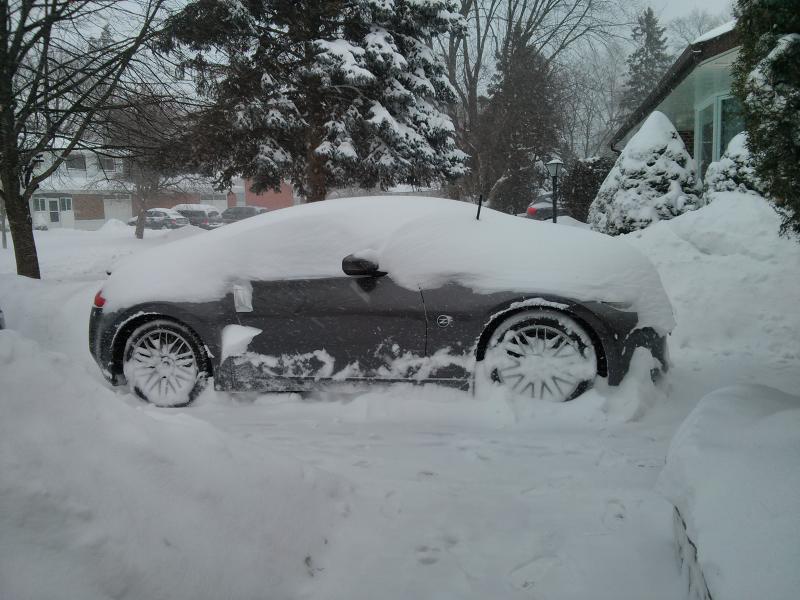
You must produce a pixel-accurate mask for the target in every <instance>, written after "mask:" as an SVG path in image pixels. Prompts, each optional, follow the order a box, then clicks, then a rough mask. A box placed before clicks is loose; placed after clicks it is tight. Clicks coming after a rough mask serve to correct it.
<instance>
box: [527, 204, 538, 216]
mask: <svg viewBox="0 0 800 600" xmlns="http://www.w3.org/2000/svg"><path fill="white" fill-rule="evenodd" d="M535 214H536V207H535V206H529V207H528V216H529V217H532V216H533V215H535Z"/></svg>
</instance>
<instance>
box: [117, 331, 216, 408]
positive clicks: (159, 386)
mask: <svg viewBox="0 0 800 600" xmlns="http://www.w3.org/2000/svg"><path fill="white" fill-rule="evenodd" d="M122 369H123V373H124V374H125V378H126V380H127V382H128V387H129V388H130V390H131V392H132V393H134V394H136V395H137V396H139V398H141V399H143V400H146V401H147V402H149V403H151V404H154V405H156V406H159V407H164V408H177V407H180V406H186V405H188V404H191V403H192V401H193V400H194V399H195V398H197V396H198V394H200V392H202V391H203V389H204V388H205V385H206V381H207V379H208V377H209V376H210V374H211V366H210V363H209V360H208V356H207V355H206V352H205V350H204V346H203V343H202V342H201V341H200V338H199V337H198V336H197V334H195V333H194V332H193V331H192V330H191V329H189V328H188V327H186V326H185V325H182V324H181V323H178V322H177V321H171V320H168V319H156V320H154V321H148V322H147V323H145V324H143V325H140V326H139V327H137V328H136V329H134V330H133V332H132V333H131V334H130V336H128V339H127V340H126V341H125V349H124V351H123V355H122Z"/></svg>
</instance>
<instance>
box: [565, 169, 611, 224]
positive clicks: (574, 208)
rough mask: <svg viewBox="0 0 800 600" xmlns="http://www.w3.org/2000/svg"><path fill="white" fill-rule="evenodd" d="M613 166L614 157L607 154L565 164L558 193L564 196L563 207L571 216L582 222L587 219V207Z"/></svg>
mask: <svg viewBox="0 0 800 600" xmlns="http://www.w3.org/2000/svg"><path fill="white" fill-rule="evenodd" d="M613 166H614V159H613V158H611V157H609V156H593V157H591V158H581V159H578V160H573V161H571V162H570V163H569V164H568V165H567V174H566V175H565V176H564V180H563V181H562V183H561V194H560V195H561V197H563V198H564V208H566V209H567V211H569V214H570V216H571V217H572V218H574V219H578V220H579V221H584V222H585V221H586V220H587V218H588V215H589V207H590V206H591V204H592V201H593V200H594V199H595V196H597V192H598V191H599V190H600V186H601V185H602V183H603V181H604V180H605V178H606V177H607V176H608V173H609V171H611V168H612V167H613Z"/></svg>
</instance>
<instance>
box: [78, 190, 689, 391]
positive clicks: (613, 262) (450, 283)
mask: <svg viewBox="0 0 800 600" xmlns="http://www.w3.org/2000/svg"><path fill="white" fill-rule="evenodd" d="M475 217H476V215H475V211H474V206H473V205H471V204H468V203H463V202H456V201H452V200H444V199H439V198H415V197H371V198H351V199H341V200H330V201H325V202H317V203H312V204H307V205H302V206H296V207H291V208H286V209H281V210H276V211H271V212H269V213H266V214H264V215H259V216H257V217H254V218H251V219H246V220H244V221H241V222H239V223H234V224H232V225H229V226H227V227H224V228H221V229H217V230H215V231H212V232H210V233H209V234H208V235H204V236H193V237H191V238H186V239H182V240H178V241H176V242H172V243H170V244H169V245H167V246H163V247H159V248H155V249H152V250H145V251H143V252H141V253H139V254H137V255H135V256H132V257H129V258H127V259H125V260H124V261H123V262H122V263H120V264H119V265H118V266H117V268H116V269H115V270H114V272H113V274H112V275H111V276H110V277H109V278H108V279H107V281H106V282H105V284H104V285H103V286H102V289H101V290H100V291H99V292H98V293H97V296H96V297H95V302H94V307H93V308H92V310H91V319H90V326H89V347H90V350H91V353H92V355H93V356H94V357H95V359H96V361H97V363H98V364H99V365H100V368H101V369H102V371H103V373H104V374H105V376H106V378H107V379H108V380H109V381H110V382H111V383H113V384H117V385H118V384H125V383H127V384H128V385H129V387H130V388H131V390H132V391H133V392H135V393H136V394H138V395H139V396H140V397H142V398H143V399H145V400H148V401H150V402H152V403H154V404H157V405H162V406H179V405H185V404H187V403H189V402H191V401H192V399H194V398H195V397H196V396H197V394H198V393H199V391H200V390H201V389H202V388H203V386H204V384H205V381H206V379H207V378H209V377H211V376H213V378H214V384H215V387H216V388H217V389H225V390H231V391H253V390H259V391H268V390H269V391H288V390H306V389H309V388H311V387H314V386H317V385H319V384H320V382H322V381H360V382H363V381H409V380H410V381H416V382H444V383H448V384H454V385H459V386H469V385H470V383H471V382H473V381H475V382H480V384H481V385H482V384H483V383H486V385H492V384H494V385H497V386H502V387H505V388H507V389H509V390H511V391H512V392H515V393H518V394H521V395H523V396H530V397H532V398H535V399H545V400H552V401H565V400H570V399H572V398H575V397H576V396H578V395H580V394H581V393H582V392H583V391H585V390H586V389H588V388H589V387H590V386H591V385H592V384H593V383H594V381H595V380H596V378H597V377H605V378H607V381H608V383H609V384H610V385H617V384H619V383H620V381H621V380H622V378H623V376H624V375H625V373H626V371H627V369H628V366H629V362H630V359H631V355H632V354H633V351H634V349H635V348H636V347H639V346H644V347H647V348H649V349H650V351H651V352H652V354H653V356H654V357H655V358H656V359H658V361H660V364H661V367H662V369H665V368H666V367H667V365H666V338H665V336H666V334H667V333H668V332H669V331H670V330H671V329H672V327H673V325H674V320H673V315H672V308H671V306H670V303H669V300H668V299H667V296H666V294H665V292H664V289H663V287H662V284H661V280H660V279H659V276H658V274H657V272H656V271H655V269H654V268H653V266H652V264H651V263H650V262H649V261H648V260H647V259H646V258H645V257H644V256H642V255H641V254H639V253H638V252H637V251H636V250H635V249H633V248H631V247H630V246H629V245H627V244H625V243H624V242H621V241H619V240H616V239H614V238H611V237H608V236H605V235H602V234H598V233H594V232H591V231H585V230H582V229H577V228H554V227H552V226H550V225H548V224H545V223H541V224H536V223H529V222H524V221H523V220H522V219H518V218H516V217H513V216H510V215H506V214H503V213H499V212H497V211H493V210H489V209H484V211H483V213H482V214H481V217H480V220H476V218H475ZM532 227H533V228H534V229H535V231H534V232H533V234H532V232H531V228H532ZM165 255H168V256H169V257H170V260H169V261H164V260H163V257H164V256H165ZM523 256H529V257H535V258H536V260H517V259H516V258H515V259H514V260H509V257H523ZM154 264H158V265H159V268H158V270H157V271H154V270H153V265H154Z"/></svg>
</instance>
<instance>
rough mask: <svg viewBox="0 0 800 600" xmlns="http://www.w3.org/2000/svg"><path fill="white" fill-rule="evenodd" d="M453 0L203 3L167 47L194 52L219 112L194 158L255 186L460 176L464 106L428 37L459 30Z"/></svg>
mask: <svg viewBox="0 0 800 600" xmlns="http://www.w3.org/2000/svg"><path fill="white" fill-rule="evenodd" d="M454 4H455V3H454V2H452V0H415V1H414V2H409V1H397V2H385V1H379V0H254V1H249V2H245V1H243V0H194V1H192V2H190V3H189V4H188V5H187V6H186V7H185V8H184V9H183V10H182V11H181V12H180V13H179V14H178V15H177V16H176V17H175V18H173V19H172V21H171V23H170V26H169V33H168V37H167V40H166V41H165V44H164V45H165V47H166V48H167V49H168V50H172V51H185V52H186V56H187V58H186V59H185V60H184V63H183V64H184V66H185V67H186V68H189V69H191V70H193V72H194V73H195V75H196V80H197V83H198V89H199V91H200V92H201V93H202V94H204V95H205V96H206V97H207V98H208V99H209V100H210V101H211V107H210V108H209V109H207V110H204V111H202V112H201V113H200V114H199V115H198V116H197V118H196V119H195V121H194V122H193V123H192V125H191V127H190V129H189V131H187V135H186V146H185V147H186V148H187V150H188V156H187V157H186V158H187V161H188V162H189V163H190V164H191V165H192V166H193V167H194V168H196V169H199V170H200V171H202V172H204V173H208V174H213V175H214V176H215V177H217V179H218V181H219V183H221V184H225V183H228V182H230V180H231V178H232V177H233V176H235V175H242V176H244V177H248V178H251V179H252V180H253V182H254V188H255V189H256V190H261V189H265V188H269V187H276V186H278V185H279V184H280V182H281V180H283V179H290V180H291V181H292V182H293V183H294V184H295V186H296V187H297V188H298V189H299V191H300V192H301V193H302V194H304V195H305V196H306V198H307V199H308V200H322V199H324V198H325V196H326V194H327V191H328V190H329V189H330V188H331V187H334V186H346V185H361V186H364V187H373V186H375V185H381V186H384V187H385V186H389V185H392V184H395V183H398V182H407V183H415V184H419V185H424V184H428V183H430V182H431V181H433V180H436V179H439V178H442V177H452V176H456V175H459V174H462V173H463V170H464V169H463V162H464V159H465V156H464V155H463V153H461V152H460V151H459V150H457V149H456V148H455V142H454V128H453V125H452V123H451V121H450V119H449V117H448V116H447V115H446V114H444V113H443V112H442V108H443V105H444V104H445V103H448V102H452V101H454V99H455V96H454V92H453V89H452V87H451V86H450V84H449V82H448V80H447V78H446V76H445V73H444V68H443V66H442V65H441V63H440V62H439V59H438V58H437V56H436V55H435V54H434V52H433V51H432V50H431V48H430V47H429V45H428V42H429V40H430V39H431V38H432V37H434V36H436V35H440V34H443V33H446V32H448V31H450V30H452V29H454V28H456V27H458V26H459V24H460V18H459V16H458V15H457V14H456V13H455V12H454Z"/></svg>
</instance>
